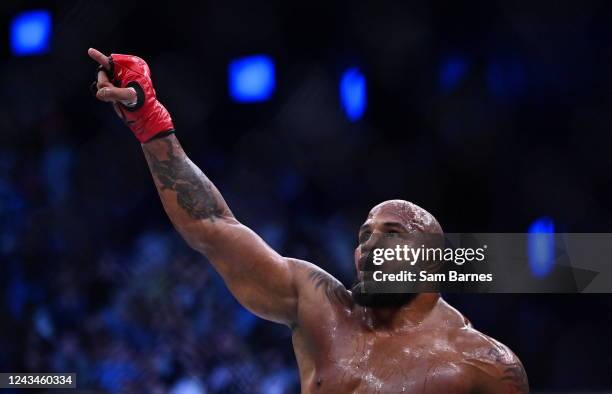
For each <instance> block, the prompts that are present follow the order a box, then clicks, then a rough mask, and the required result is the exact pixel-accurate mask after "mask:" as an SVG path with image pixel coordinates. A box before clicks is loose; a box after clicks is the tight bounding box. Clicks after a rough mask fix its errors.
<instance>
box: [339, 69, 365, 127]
mask: <svg viewBox="0 0 612 394" xmlns="http://www.w3.org/2000/svg"><path fill="white" fill-rule="evenodd" d="M340 102H341V103H342V108H343V109H344V113H345V114H346V116H347V118H348V119H349V120H350V121H351V122H354V121H356V120H358V119H360V118H361V117H362V116H363V113H364V112H365V108H366V79H365V76H364V75H363V74H362V73H361V72H360V71H359V69H357V68H349V69H348V70H346V71H345V72H344V74H342V78H341V79H340Z"/></svg>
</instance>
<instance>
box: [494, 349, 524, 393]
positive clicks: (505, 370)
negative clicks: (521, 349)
mask: <svg viewBox="0 0 612 394" xmlns="http://www.w3.org/2000/svg"><path fill="white" fill-rule="evenodd" d="M489 356H491V357H493V358H494V359H495V362H496V363H497V364H498V365H499V366H500V371H501V378H500V381H501V382H502V383H504V384H506V385H507V386H509V388H510V389H511V391H510V392H511V393H529V383H528V382H527V374H526V373H525V369H524V368H523V366H522V365H521V363H520V362H519V361H518V360H517V359H515V360H513V361H511V362H509V361H508V360H506V359H505V358H504V356H503V353H502V352H500V351H499V350H498V349H497V348H494V347H493V348H491V349H490V350H489Z"/></svg>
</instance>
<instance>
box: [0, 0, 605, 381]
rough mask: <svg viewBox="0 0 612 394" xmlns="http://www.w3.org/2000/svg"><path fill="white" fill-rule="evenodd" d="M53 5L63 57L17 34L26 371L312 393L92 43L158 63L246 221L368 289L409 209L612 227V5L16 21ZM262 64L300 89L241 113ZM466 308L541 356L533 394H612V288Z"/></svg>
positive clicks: (3, 124)
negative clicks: (352, 83)
mask: <svg viewBox="0 0 612 394" xmlns="http://www.w3.org/2000/svg"><path fill="white" fill-rule="evenodd" d="M41 7H42V8H50V9H51V11H52V13H53V20H54V37H53V41H52V50H51V52H50V53H49V54H48V55H45V56H39V57H23V58H14V57H12V56H11V55H10V50H9V47H8V29H7V28H4V29H2V30H1V31H2V32H3V34H5V36H3V39H2V40H1V41H0V60H1V64H0V130H1V132H0V257H1V260H2V262H1V266H2V268H1V270H2V275H1V276H0V290H1V293H0V294H2V303H1V304H0V308H1V309H0V313H1V315H0V316H1V318H0V330H1V332H0V334H1V336H0V349H1V350H0V370H1V371H2V372H28V371H32V372H50V371H69V372H77V373H78V374H79V387H80V388H101V389H104V390H108V391H113V392H117V391H123V392H166V391H168V392H172V393H187V392H188V391H186V390H187V389H188V388H189V387H191V388H192V389H194V390H196V391H192V392H194V393H204V392H208V393H241V392H247V393H250V392H264V393H282V392H296V391H297V390H298V389H297V387H299V386H298V385H297V372H296V370H295V368H296V366H295V360H294V357H293V354H292V349H291V343H290V335H289V334H290V333H289V331H288V330H287V329H285V328H284V327H282V326H277V325H274V324H271V323H267V322H264V321H262V320H259V319H256V318H254V317H253V316H252V315H251V314H249V313H248V312H246V311H245V310H244V309H242V308H241V307H239V306H238V305H237V304H236V302H235V301H234V300H233V299H232V298H231V296H230V295H229V293H228V292H227V290H225V288H224V286H223V283H222V282H221V281H220V280H219V277H218V276H217V275H216V274H215V273H214V272H212V271H211V269H210V268H209V266H208V264H207V263H206V261H205V259H204V258H202V257H199V256H198V255H196V254H195V253H194V252H192V251H190V250H189V249H188V247H187V246H186V244H185V243H184V242H183V241H182V240H180V239H179V238H178V236H177V235H176V233H175V232H174V230H173V229H172V227H171V224H170V223H169V221H168V219H167V218H166V216H165V214H164V212H163V210H162V207H161V204H160V202H159V200H158V197H157V194H156V192H155V190H154V187H153V184H152V182H151V177H150V175H149V173H148V170H147V167H146V163H145V161H144V159H143V157H142V153H141V151H140V146H139V144H138V143H137V141H136V140H135V139H134V137H133V136H132V135H131V133H130V132H129V131H128V130H127V129H126V128H125V127H124V126H123V125H122V124H121V122H120V121H119V120H118V119H117V118H116V116H115V114H114V112H113V111H112V109H111V108H110V106H108V105H105V104H103V103H100V102H97V101H96V100H95V99H94V98H93V97H92V96H91V94H90V92H89V90H88V86H89V84H90V83H91V82H92V80H93V78H94V74H95V73H94V70H95V64H94V62H93V61H91V60H90V59H89V58H88V57H87V54H86V51H87V48H88V47H90V46H91V47H96V48H98V49H100V50H101V51H103V52H106V53H110V52H115V53H130V54H138V55H139V56H141V57H143V58H144V59H145V60H147V61H148V63H149V65H150V66H151V69H152V71H153V77H154V81H155V86H156V90H157V93H158V97H159V99H160V100H161V101H162V102H163V103H164V104H165V105H166V107H167V108H168V109H169V111H170V112H171V113H172V115H173V118H174V122H175V126H176V128H177V135H178V136H179V138H180V139H181V141H182V143H183V145H184V147H185V150H186V151H187V153H188V154H189V155H190V157H191V158H192V160H193V161H194V162H196V163H197V164H198V165H199V166H200V167H201V168H202V169H203V170H204V171H205V172H206V173H207V174H208V175H209V177H210V178H211V179H212V180H213V181H214V182H215V183H216V185H217V186H218V188H219V189H220V190H221V192H222V193H223V195H224V196H225V198H226V200H227V201H228V203H229V205H230V207H231V208H232V210H233V212H234V213H235V215H236V216H237V217H238V218H239V219H240V220H241V221H242V222H244V223H245V224H247V225H249V226H251V227H252V228H253V229H254V230H255V231H257V232H258V233H259V234H261V235H262V236H263V237H264V238H265V239H266V240H267V241H268V242H269V243H270V244H271V245H272V246H273V247H275V248H276V249H277V250H279V251H280V252H281V253H283V254H284V255H287V256H292V257H298V258H303V259H306V260H310V261H312V262H314V263H316V264H318V265H320V266H322V267H324V268H325V269H327V270H329V271H330V272H331V273H332V274H334V275H336V276H337V277H338V278H340V279H341V280H342V281H343V282H344V283H347V284H348V283H350V282H351V279H352V275H353V272H352V270H353V268H352V249H353V248H354V247H355V245H356V242H357V229H358V226H359V225H360V224H361V222H362V221H363V220H364V219H365V216H366V214H367V212H368V210H369V209H370V208H371V207H372V206H374V205H375V204H377V203H379V202H381V201H383V200H386V199H390V198H402V199H407V200H410V201H413V202H415V203H416V204H418V205H420V206H422V207H424V208H425V209H427V210H429V211H430V212H431V213H433V214H434V215H435V216H436V217H437V218H438V220H439V221H440V223H441V224H442V226H443V227H444V229H445V230H446V231H447V232H470V231H471V232H524V231H526V230H527V228H528V226H529V225H530V223H532V222H533V221H534V220H536V219H537V218H540V217H549V218H551V219H553V220H554V221H555V226H556V230H557V231H559V232H609V231H610V229H611V228H612V214H611V212H610V209H609V207H608V205H609V202H610V200H611V197H612V193H611V188H610V182H609V181H610V179H609V178H610V177H609V173H610V170H611V169H612V164H611V163H610V145H611V142H612V138H611V137H610V130H612V113H611V111H610V108H612V90H611V88H612V78H611V77H610V72H609V68H610V67H609V65H610V64H611V62H610V60H611V55H612V45H610V37H611V32H612V23H611V20H612V5H610V4H609V3H608V4H607V3H606V2H605V1H581V2H578V1H576V2H559V1H544V2H537V4H531V2H520V3H519V2H515V1H511V0H506V1H489V2H482V3H465V2H439V1H436V2H429V3H425V2H422V3H418V4H411V3H408V2H393V1H376V2H367V3H366V2H346V1H336V2H323V1H309V2H284V1H267V2H261V1H258V2H252V1H246V0H230V1H227V0H225V1H207V2H204V3H202V4H200V5H194V4H190V3H182V2H178V1H174V2H171V3H168V4H153V3H143V4H138V3H136V2H132V1H121V2H110V1H109V2H107V1H105V2H83V1H80V2H53V3H52V2H28V1H22V2H3V4H2V5H1V6H0V9H1V13H0V18H1V19H0V23H1V24H2V25H3V26H8V23H9V20H10V18H11V17H12V16H13V15H14V14H15V13H17V12H19V11H22V10H27V9H32V8H41ZM256 53H265V54H268V55H270V56H272V57H273V59H274V61H275V64H276V72H277V89H276V91H275V93H274V95H273V98H272V99H271V100H270V101H268V102H265V103H259V104H237V103H234V102H232V101H231V100H230V98H229V96H228V93H227V65H228V62H229V61H230V60H231V59H233V58H236V57H239V56H242V55H249V54H256ZM457 64H459V66H457ZM347 67H359V68H360V70H361V71H362V72H363V73H364V75H365V76H366V78H367V91H368V106H367V110H366V113H365V116H364V117H363V119H361V120H359V121H357V122H349V121H348V120H347V119H346V117H345V115H344V113H343V112H342V109H341V107H340V101H339V95H338V81H339V78H340V76H341V74H342V72H343V71H344V70H345V69H346V68H347ZM457 69H459V70H463V72H457V71H456V70H457ZM453 70H455V71H453ZM447 300H449V301H450V302H451V303H452V304H453V305H455V306H456V307H457V308H458V309H460V310H461V311H462V312H463V313H465V314H466V316H467V317H468V318H469V319H470V320H471V321H472V323H473V324H474V325H475V327H476V328H478V329H479V330H481V331H483V332H484V333H486V334H488V335H491V336H493V337H495V338H496V339H498V340H500V341H501V342H503V343H505V344H507V345H508V346H509V347H510V348H511V349H513V350H514V352H515V353H517V355H518V356H519V357H520V358H521V360H522V361H523V363H524V365H525V368H526V370H527V373H528V376H529V380H530V385H531V387H532V390H533V391H546V390H552V391H579V390H595V391H597V390H606V389H607V390H612V373H611V371H612V361H610V351H611V350H612V339H611V338H610V329H611V328H612V324H610V313H611V312H612V298H611V297H610V296H609V295H588V296H587V295H546V296H544V295H461V296H458V295H448V296H447ZM198 390H199V391H198Z"/></svg>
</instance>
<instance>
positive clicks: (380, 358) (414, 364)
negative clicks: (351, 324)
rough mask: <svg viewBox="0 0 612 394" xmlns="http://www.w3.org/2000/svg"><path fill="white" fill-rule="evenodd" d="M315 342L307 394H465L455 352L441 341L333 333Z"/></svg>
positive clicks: (433, 337)
mask: <svg viewBox="0 0 612 394" xmlns="http://www.w3.org/2000/svg"><path fill="white" fill-rule="evenodd" d="M335 334H336V335H326V336H324V337H322V338H320V339H319V341H318V344H317V345H316V353H315V354H313V355H314V360H313V363H312V367H313V370H312V371H311V372H312V373H311V374H310V376H311V382H310V385H309V389H308V390H307V391H309V392H316V393H328V392H330V393H331V392H334V393H464V392H468V391H469V390H468V388H469V380H468V379H467V374H466V373H465V372H466V371H465V366H464V365H463V363H462V362H461V357H460V355H459V354H458V352H457V351H456V350H455V349H454V348H453V346H451V345H450V344H449V343H448V341H446V340H445V339H444V338H443V337H441V336H440V335H437V336H436V335H421V334H414V335H413V336H412V337H410V336H408V335H380V334H379V333H372V332H362V331H358V330H346V332H344V330H336V333H335Z"/></svg>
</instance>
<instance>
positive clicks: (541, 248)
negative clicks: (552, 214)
mask: <svg viewBox="0 0 612 394" xmlns="http://www.w3.org/2000/svg"><path fill="white" fill-rule="evenodd" d="M554 233H555V224H554V223H553V221H552V219H550V218H547V217H543V218H539V219H537V220H535V221H534V222H533V223H532V224H531V226H529V235H528V238H527V253H528V255H529V265H530V266H531V272H533V275H534V276H535V277H537V278H542V277H544V276H546V275H548V274H549V273H550V271H551V270H552V268H553V266H554V264H555V234H554Z"/></svg>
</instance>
